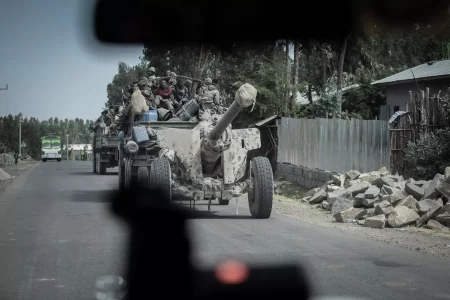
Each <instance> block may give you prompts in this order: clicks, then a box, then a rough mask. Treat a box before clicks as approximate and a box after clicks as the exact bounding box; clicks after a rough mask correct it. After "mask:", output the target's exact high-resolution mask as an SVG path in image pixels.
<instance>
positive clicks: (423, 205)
mask: <svg viewBox="0 0 450 300" xmlns="http://www.w3.org/2000/svg"><path fill="white" fill-rule="evenodd" d="M435 203H440V205H441V206H443V203H442V199H440V198H439V199H438V200H432V199H424V200H420V201H419V202H417V205H416V207H417V209H418V210H419V213H420V214H424V213H426V212H427V211H429V210H430V208H431V207H432V206H433V205H434V204H435Z"/></svg>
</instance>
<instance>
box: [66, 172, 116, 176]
mask: <svg viewBox="0 0 450 300" xmlns="http://www.w3.org/2000/svg"><path fill="white" fill-rule="evenodd" d="M68 174H69V175H82V176H86V175H97V176H108V175H116V176H117V175H118V174H119V173H117V172H106V173H105V174H103V175H100V174H95V173H93V172H68Z"/></svg>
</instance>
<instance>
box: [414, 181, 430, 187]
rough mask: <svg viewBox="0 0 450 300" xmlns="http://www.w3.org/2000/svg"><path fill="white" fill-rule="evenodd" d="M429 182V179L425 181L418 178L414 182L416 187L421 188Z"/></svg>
mask: <svg viewBox="0 0 450 300" xmlns="http://www.w3.org/2000/svg"><path fill="white" fill-rule="evenodd" d="M430 182H431V181H427V180H418V181H416V182H415V183H414V184H415V185H417V186H418V187H421V188H423V187H424V186H425V185H427V184H430Z"/></svg>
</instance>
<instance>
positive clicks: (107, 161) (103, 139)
mask: <svg viewBox="0 0 450 300" xmlns="http://www.w3.org/2000/svg"><path fill="white" fill-rule="evenodd" d="M118 141H119V139H118V137H117V134H115V133H114V132H110V131H108V128H102V126H97V127H96V128H95V131H94V140H93V143H92V153H93V157H92V168H93V172H94V173H98V174H105V173H106V169H107V168H114V167H117V166H118V157H117V156H118V149H117V146H118Z"/></svg>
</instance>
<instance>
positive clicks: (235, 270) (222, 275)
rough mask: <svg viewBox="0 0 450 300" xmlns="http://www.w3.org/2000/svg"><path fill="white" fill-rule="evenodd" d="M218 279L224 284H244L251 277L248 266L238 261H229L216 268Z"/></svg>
mask: <svg viewBox="0 0 450 300" xmlns="http://www.w3.org/2000/svg"><path fill="white" fill-rule="evenodd" d="M215 274H216V278H217V280H218V281H220V282H221V283H224V284H241V283H244V282H245V281H246V280H247V278H248V276H249V275H250V272H249V269H248V267H247V265H246V264H244V263H242V262H240V261H237V260H228V261H225V262H223V263H221V264H219V265H218V266H217V267H216V270H215Z"/></svg>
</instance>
